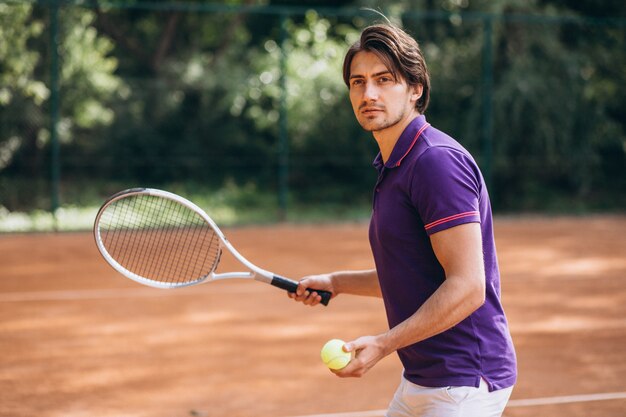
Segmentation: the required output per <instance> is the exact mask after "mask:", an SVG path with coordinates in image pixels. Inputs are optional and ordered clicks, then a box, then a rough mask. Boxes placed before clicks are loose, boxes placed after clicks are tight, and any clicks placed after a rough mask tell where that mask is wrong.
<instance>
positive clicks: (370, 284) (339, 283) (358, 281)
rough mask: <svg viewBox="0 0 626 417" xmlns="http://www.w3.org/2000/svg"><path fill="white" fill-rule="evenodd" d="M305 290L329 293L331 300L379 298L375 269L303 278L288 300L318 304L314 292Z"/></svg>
mask: <svg viewBox="0 0 626 417" xmlns="http://www.w3.org/2000/svg"><path fill="white" fill-rule="evenodd" d="M306 288H316V289H319V290H325V291H330V292H331V293H332V294H333V295H332V297H331V298H335V297H336V296H337V295H339V294H352V295H364V296H368V297H381V292H380V285H379V284H378V275H377V274H376V270H375V269H368V270H363V271H338V272H332V273H330V274H323V275H311V276H308V277H305V278H303V279H302V280H301V281H300V282H299V284H298V290H297V291H296V293H295V294H292V293H288V294H289V298H292V299H294V300H296V301H300V302H302V303H304V304H306V305H310V306H315V305H317V304H319V302H320V301H321V297H320V296H319V295H317V293H316V292H315V291H313V292H311V293H309V292H308V291H306Z"/></svg>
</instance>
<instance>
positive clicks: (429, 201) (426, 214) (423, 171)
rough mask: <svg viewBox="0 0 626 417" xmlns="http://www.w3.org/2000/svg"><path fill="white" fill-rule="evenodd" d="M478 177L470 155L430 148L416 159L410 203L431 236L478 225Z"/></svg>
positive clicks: (479, 177) (479, 191)
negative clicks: (449, 229) (474, 224)
mask: <svg viewBox="0 0 626 417" xmlns="http://www.w3.org/2000/svg"><path fill="white" fill-rule="evenodd" d="M481 187H482V182H481V175H480V171H479V170H478V166H477V165H476V163H475V162H474V160H473V159H472V158H471V156H469V155H466V154H465V153H463V152H461V151H459V150H457V149H452V148H447V147H432V148H429V149H428V150H426V151H425V152H424V153H423V154H422V155H421V156H420V158H419V159H418V160H417V164H416V166H415V169H414V171H413V177H412V183H411V200H412V203H413V205H414V206H415V208H416V209H417V211H418V212H419V214H420V216H421V218H422V221H423V223H424V229H425V230H426V233H427V234H428V235H429V236H430V235H432V234H434V233H437V232H440V231H442V230H445V229H448V228H450V227H453V226H458V225H460V224H464V223H480V209H479V207H480V205H479V199H480V194H481Z"/></svg>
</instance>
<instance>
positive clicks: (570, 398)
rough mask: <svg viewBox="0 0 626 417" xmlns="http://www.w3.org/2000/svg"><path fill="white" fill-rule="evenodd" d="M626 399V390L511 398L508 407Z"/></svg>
mask: <svg viewBox="0 0 626 417" xmlns="http://www.w3.org/2000/svg"><path fill="white" fill-rule="evenodd" d="M623 399H626V392H605V393H600V394H587V395H566V396H562V397H547V398H531V399H528V400H511V401H509V405H508V407H532V406H535V405H552V404H570V403H583V402H589V401H609V400H623Z"/></svg>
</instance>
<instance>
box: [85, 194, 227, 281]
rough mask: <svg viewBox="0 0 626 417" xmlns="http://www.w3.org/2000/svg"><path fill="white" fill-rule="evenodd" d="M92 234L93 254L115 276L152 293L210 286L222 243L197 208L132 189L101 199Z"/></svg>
mask: <svg viewBox="0 0 626 417" xmlns="http://www.w3.org/2000/svg"><path fill="white" fill-rule="evenodd" d="M93 233H94V238H95V241H96V246H97V247H98V250H99V251H100V253H101V254H102V256H103V257H104V259H105V260H106V261H107V262H108V263H109V264H110V265H111V266H112V267H113V268H114V269H115V270H116V271H118V272H119V273H121V274H122V275H124V276H126V277H128V278H130V279H133V280H135V281H137V282H139V283H140V284H144V285H148V286H151V287H156V288H177V287H186V286H190V285H195V284H199V283H202V282H204V281H207V280H210V279H211V278H212V277H213V276H214V271H215V270H216V268H217V265H218V264H219V261H220V256H221V254H222V243H223V242H224V236H223V234H222V233H221V231H220V230H219V229H218V228H217V226H216V225H215V223H214V222H213V221H212V220H211V218H210V217H209V216H208V215H207V214H206V213H205V212H204V211H203V210H202V209H201V208H200V207H198V206H196V205H195V204H193V203H192V202H190V201H189V200H186V199H185V198H183V197H180V196H178V195H176V194H173V193H169V192H167V191H163V190H156V189H152V188H132V189H128V190H124V191H120V192H119V193H117V194H114V195H113V196H111V197H110V198H109V199H107V200H106V201H105V202H104V204H103V205H102V207H101V208H100V210H99V211H98V214H97V215H96V219H95V222H94V230H93Z"/></svg>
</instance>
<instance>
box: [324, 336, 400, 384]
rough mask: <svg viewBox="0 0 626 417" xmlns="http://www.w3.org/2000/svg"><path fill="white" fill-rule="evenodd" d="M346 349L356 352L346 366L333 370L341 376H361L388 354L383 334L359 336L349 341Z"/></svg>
mask: <svg viewBox="0 0 626 417" xmlns="http://www.w3.org/2000/svg"><path fill="white" fill-rule="evenodd" d="M344 350H345V351H346V352H354V354H353V358H352V360H351V361H350V363H349V364H348V365H347V366H346V367H345V368H342V369H339V370H337V371H332V372H333V373H334V374H335V375H337V376H338V377H341V378H351V377H352V378H360V377H362V376H363V375H365V373H367V372H368V371H369V370H370V369H371V368H372V367H374V365H376V364H377V363H378V361H380V360H381V359H382V358H384V357H385V356H387V355H388V352H387V350H386V346H385V345H384V343H383V338H382V336H363V337H359V338H358V339H356V340H354V341H352V342H347V343H346V344H345V346H344Z"/></svg>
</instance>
